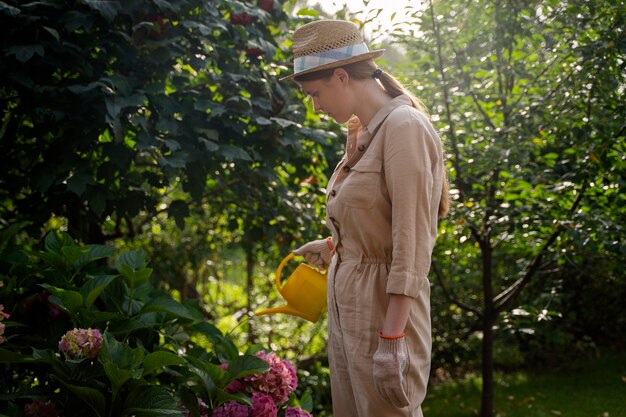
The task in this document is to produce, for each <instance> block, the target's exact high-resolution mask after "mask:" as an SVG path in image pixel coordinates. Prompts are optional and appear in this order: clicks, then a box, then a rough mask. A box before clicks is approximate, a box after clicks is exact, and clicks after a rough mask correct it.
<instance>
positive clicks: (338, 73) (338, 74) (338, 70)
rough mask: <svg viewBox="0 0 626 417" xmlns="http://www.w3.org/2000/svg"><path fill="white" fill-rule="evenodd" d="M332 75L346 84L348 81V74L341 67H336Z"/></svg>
mask: <svg viewBox="0 0 626 417" xmlns="http://www.w3.org/2000/svg"><path fill="white" fill-rule="evenodd" d="M333 75H334V76H335V77H337V79H338V80H339V81H340V82H341V84H344V85H347V84H348V81H350V74H348V71H346V70H345V69H343V68H341V67H340V68H336V69H335V71H334V72H333Z"/></svg>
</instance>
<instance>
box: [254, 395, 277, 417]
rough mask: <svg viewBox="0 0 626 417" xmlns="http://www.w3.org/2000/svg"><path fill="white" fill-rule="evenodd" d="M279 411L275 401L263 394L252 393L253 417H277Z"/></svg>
mask: <svg viewBox="0 0 626 417" xmlns="http://www.w3.org/2000/svg"><path fill="white" fill-rule="evenodd" d="M277 415H278V410H277V409H276V403H275V402H274V399H273V398H272V397H271V396H270V395H267V394H263V393H262V392H256V391H255V392H253V393H252V415H251V417H276V416H277Z"/></svg>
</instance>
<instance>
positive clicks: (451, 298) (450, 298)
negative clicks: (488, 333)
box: [432, 262, 483, 319]
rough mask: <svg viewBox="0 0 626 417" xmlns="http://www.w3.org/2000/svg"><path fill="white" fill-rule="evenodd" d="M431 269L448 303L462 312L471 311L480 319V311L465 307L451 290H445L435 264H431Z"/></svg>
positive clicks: (440, 272) (442, 279)
mask: <svg viewBox="0 0 626 417" xmlns="http://www.w3.org/2000/svg"><path fill="white" fill-rule="evenodd" d="M432 269H433V271H434V272H435V277H436V278H437V281H438V282H439V285H440V286H441V289H442V290H443V294H444V295H445V296H446V298H447V299H448V301H450V302H451V303H452V304H455V305H457V306H459V307H460V308H461V309H463V310H466V311H471V312H472V313H474V314H476V315H477V316H478V317H480V318H481V319H482V317H483V315H482V313H481V311H480V310H478V309H477V308H474V307H472V306H470V305H467V304H465V303H463V302H462V301H459V299H458V297H457V296H456V294H453V293H452V291H451V290H448V288H446V285H445V283H444V276H443V272H442V271H441V269H440V268H439V265H437V263H435V262H433V264H432Z"/></svg>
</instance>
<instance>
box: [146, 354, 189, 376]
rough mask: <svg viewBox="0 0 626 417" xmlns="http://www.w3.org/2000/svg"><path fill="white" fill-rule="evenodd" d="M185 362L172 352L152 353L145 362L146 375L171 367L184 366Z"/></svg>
mask: <svg viewBox="0 0 626 417" xmlns="http://www.w3.org/2000/svg"><path fill="white" fill-rule="evenodd" d="M184 363H185V360H184V359H183V358H181V357H180V356H178V355H176V354H175V353H172V352H167V351H164V350H159V351H156V352H151V353H150V354H148V355H147V356H146V358H145V359H144V361H143V370H144V375H146V374H149V373H152V372H154V371H155V370H157V369H160V368H164V367H166V366H170V365H182V364H184Z"/></svg>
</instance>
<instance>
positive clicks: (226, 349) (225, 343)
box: [188, 321, 239, 361]
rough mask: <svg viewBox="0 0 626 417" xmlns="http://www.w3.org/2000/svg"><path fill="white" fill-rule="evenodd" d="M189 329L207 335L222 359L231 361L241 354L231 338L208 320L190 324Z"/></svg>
mask: <svg viewBox="0 0 626 417" xmlns="http://www.w3.org/2000/svg"><path fill="white" fill-rule="evenodd" d="M188 329H189V331H190V332H193V331H197V332H200V333H202V334H203V335H205V336H206V337H207V338H209V340H210V341H211V343H213V350H214V351H215V353H216V354H217V356H218V357H219V358H220V360H222V361H230V360H231V359H232V358H236V357H237V356H239V350H238V349H237V347H236V346H235V344H234V343H233V342H232V340H230V339H229V338H227V337H225V336H224V335H223V334H222V332H220V330H219V329H218V328H217V327H215V326H214V325H212V324H211V323H207V322H206V321H201V322H199V323H195V324H193V325H192V326H189V328H188Z"/></svg>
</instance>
